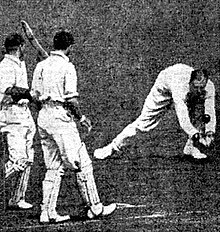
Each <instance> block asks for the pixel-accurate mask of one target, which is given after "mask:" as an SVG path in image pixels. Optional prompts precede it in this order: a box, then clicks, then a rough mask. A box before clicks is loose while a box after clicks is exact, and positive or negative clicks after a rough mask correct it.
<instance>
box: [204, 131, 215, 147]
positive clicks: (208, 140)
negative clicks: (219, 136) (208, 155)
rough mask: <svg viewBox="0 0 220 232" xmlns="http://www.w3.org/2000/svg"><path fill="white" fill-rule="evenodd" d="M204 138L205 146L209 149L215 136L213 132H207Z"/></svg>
mask: <svg viewBox="0 0 220 232" xmlns="http://www.w3.org/2000/svg"><path fill="white" fill-rule="evenodd" d="M205 136H206V146H207V147H210V146H211V145H212V144H213V142H214V139H215V134H214V132H213V131H208V132H206V134H205Z"/></svg>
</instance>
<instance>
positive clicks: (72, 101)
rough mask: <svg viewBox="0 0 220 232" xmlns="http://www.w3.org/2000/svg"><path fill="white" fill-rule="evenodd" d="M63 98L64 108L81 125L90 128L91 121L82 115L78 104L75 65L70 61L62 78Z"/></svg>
mask: <svg viewBox="0 0 220 232" xmlns="http://www.w3.org/2000/svg"><path fill="white" fill-rule="evenodd" d="M64 82H65V83H64V96H63V97H64V99H65V103H64V106H65V108H66V109H67V110H68V111H69V112H70V114H71V115H73V116H74V117H75V118H76V119H78V120H79V121H80V123H81V125H82V126H86V127H87V129H88V131H90V130H91V128H92V126H91V121H90V120H89V119H88V118H87V117H86V116H85V115H83V113H82V111H81V108H80V104H79V94H78V92H77V75H76V70H75V67H74V65H73V64H72V63H69V65H68V69H67V72H66V74H65V80H64Z"/></svg>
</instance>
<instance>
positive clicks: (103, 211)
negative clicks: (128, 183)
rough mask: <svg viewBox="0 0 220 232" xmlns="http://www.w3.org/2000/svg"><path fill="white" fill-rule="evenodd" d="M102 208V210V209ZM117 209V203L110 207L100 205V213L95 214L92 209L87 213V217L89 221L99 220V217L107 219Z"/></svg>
mask: <svg viewBox="0 0 220 232" xmlns="http://www.w3.org/2000/svg"><path fill="white" fill-rule="evenodd" d="M100 207H101V208H100ZM116 208H117V205H116V204H115V203H112V204H110V205H107V206H104V205H102V203H100V204H99V209H98V211H99V210H100V211H99V213H97V212H95V211H94V210H92V209H89V210H88V212H87V216H88V218H89V219H94V218H99V217H105V216H109V215H110V214H112V213H113V212H114V211H115V210H116Z"/></svg>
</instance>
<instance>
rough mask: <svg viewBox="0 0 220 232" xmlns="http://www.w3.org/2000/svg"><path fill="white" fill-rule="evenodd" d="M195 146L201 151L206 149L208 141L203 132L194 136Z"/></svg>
mask: <svg viewBox="0 0 220 232" xmlns="http://www.w3.org/2000/svg"><path fill="white" fill-rule="evenodd" d="M192 141H193V146H194V147H196V148H198V149H199V150H200V151H201V150H203V149H206V147H207V142H206V136H205V135H204V134H202V133H196V134H194V135H193V136H192Z"/></svg>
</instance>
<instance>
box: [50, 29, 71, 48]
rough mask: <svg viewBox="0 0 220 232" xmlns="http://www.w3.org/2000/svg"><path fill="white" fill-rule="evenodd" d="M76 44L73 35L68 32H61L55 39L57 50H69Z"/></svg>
mask: <svg viewBox="0 0 220 232" xmlns="http://www.w3.org/2000/svg"><path fill="white" fill-rule="evenodd" d="M73 43H74V39H73V35H72V34H71V33H70V32H67V31H64V30H62V31H59V32H57V33H56V34H55V36H54V38H53V47H54V49H55V50H67V49H68V48H69V47H70V46H71V45H72V44H73Z"/></svg>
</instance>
